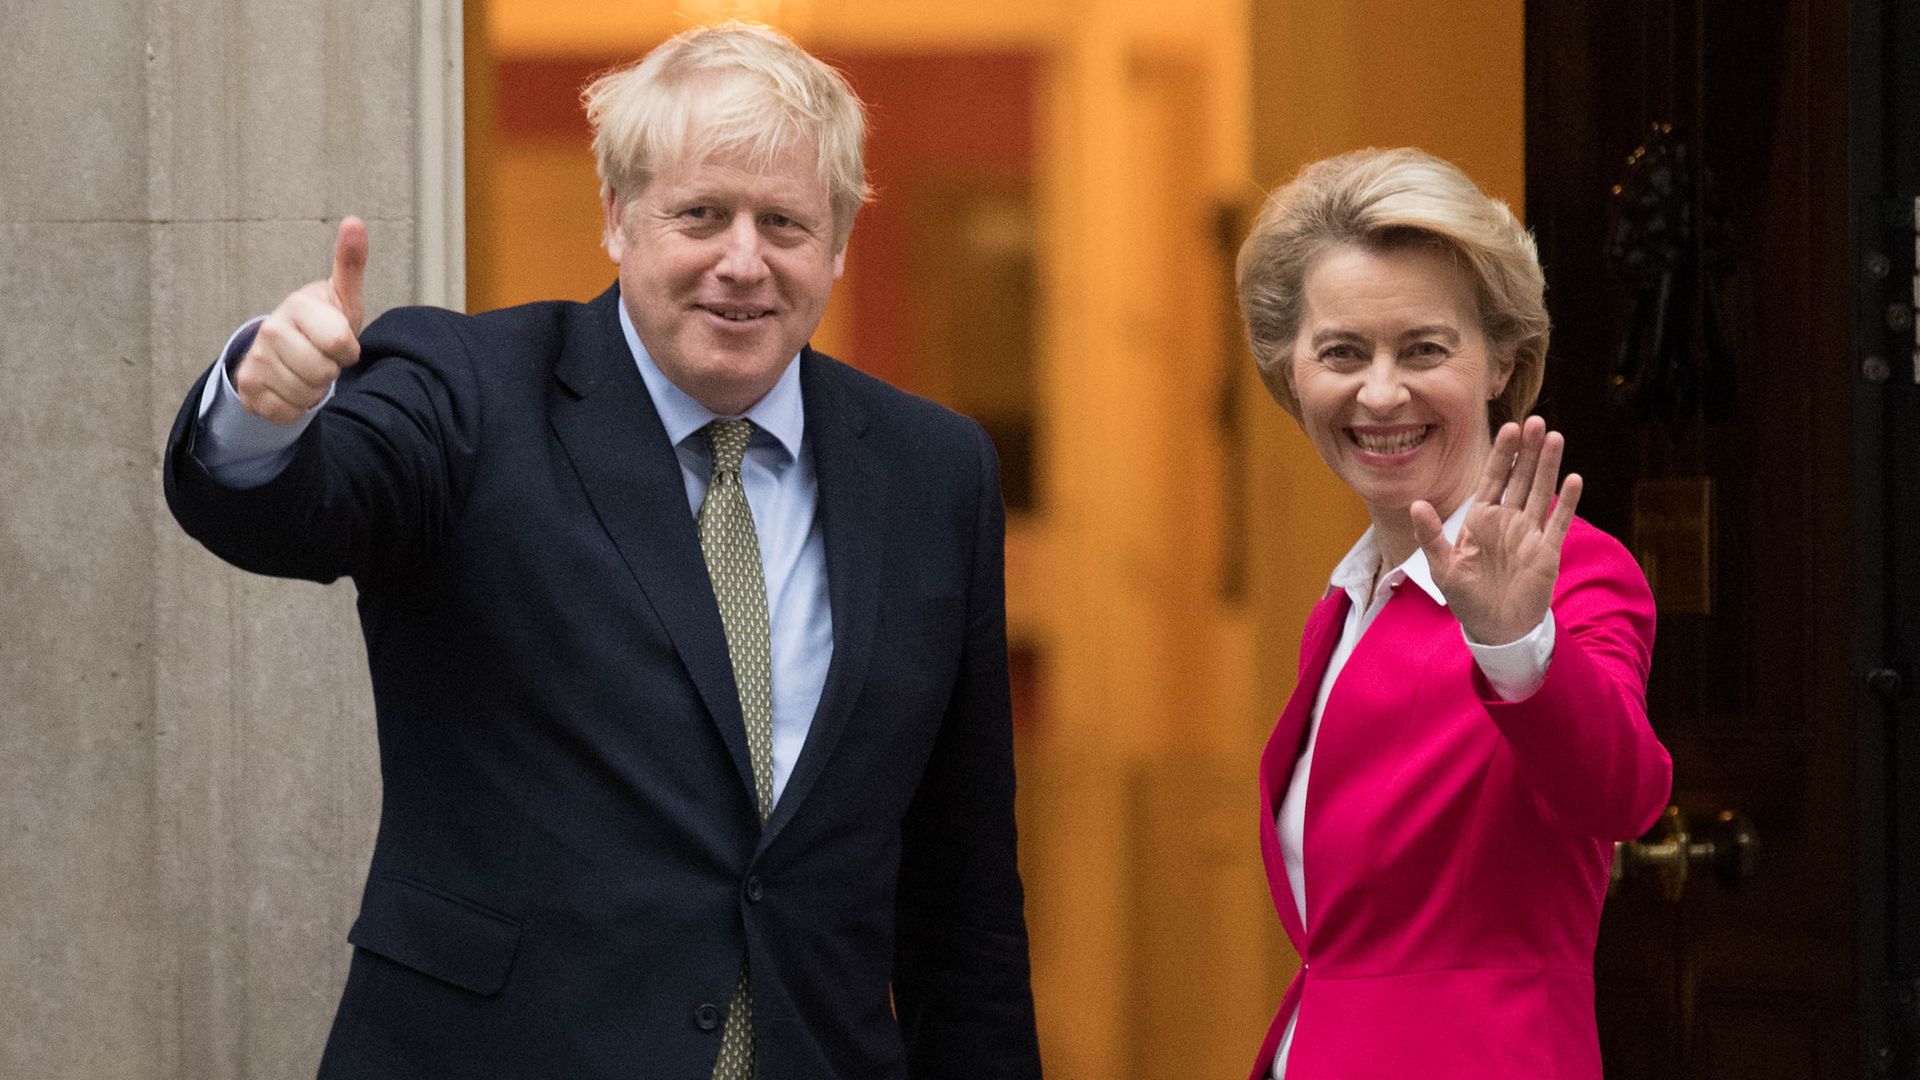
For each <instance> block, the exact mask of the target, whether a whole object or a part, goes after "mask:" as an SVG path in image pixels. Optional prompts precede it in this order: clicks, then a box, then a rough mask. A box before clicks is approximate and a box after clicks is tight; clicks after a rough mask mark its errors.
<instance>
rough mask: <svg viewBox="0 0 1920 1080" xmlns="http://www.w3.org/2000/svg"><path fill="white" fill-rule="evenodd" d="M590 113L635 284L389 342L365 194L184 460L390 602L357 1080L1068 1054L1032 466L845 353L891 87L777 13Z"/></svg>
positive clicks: (725, 1074)
mask: <svg viewBox="0 0 1920 1080" xmlns="http://www.w3.org/2000/svg"><path fill="white" fill-rule="evenodd" d="M587 101H588V113H589V117H590V119H591V120H592V122H593V124H594V128H595V136H594V146H595V151H596V154H597V155H598V159H599V167H600V175H601V179H602V181H603V185H604V186H603V192H602V196H603V202H604V204H605V212H606V233H605V243H606V247H607V250H608V253H609V254H610V255H611V256H612V258H613V261H614V262H615V263H617V264H618V266H619V280H618V283H617V284H616V286H615V287H614V288H612V289H609V290H608V291H607V292H606V293H605V294H603V295H602V296H601V297H600V298H599V299H597V300H595V301H593V302H591V303H588V304H572V303H557V302H556V303H545V304H533V305H528V306H525V307H520V308H513V309H508V310H505V311H498V312H492V313H489V314H484V315H479V316H473V317H468V316H462V315H457V314H454V313H451V312H446V311H439V310H433V309H424V308H414V309H399V310H395V311H393V312H389V313H388V314H387V315H386V316H384V317H383V318H381V319H379V320H377V321H376V322H374V323H373V324H372V325H370V326H368V327H366V328H365V331H364V333H362V332H361V330H360V327H359V321H360V317H361V310H362V299H361V279H362V274H363V272H364V268H365V264H366V260H367V240H366V234H365V230H364V228H363V226H362V225H361V224H360V223H359V222H358V221H356V220H354V219H351V218H349V219H347V220H346V221H345V222H343V223H342V225H341V228H340V234H339V239H338V241H337V244H336V248H335V256H334V268H333V273H332V275H331V276H330V277H329V279H328V280H326V281H322V282H315V283H313V284H311V285H308V286H306V287H305V288H303V289H301V290H299V291H298V292H295V293H294V294H293V295H291V296H289V297H288V298H287V299H286V300H285V301H284V302H282V303H281V305H280V306H279V307H278V308H277V309H276V310H275V311H274V313H273V314H272V315H271V316H268V317H267V318H266V319H265V320H264V321H261V322H259V323H258V324H257V328H256V327H254V326H249V327H247V328H243V329H242V331H241V333H239V334H237V335H235V339H234V340H233V341H232V342H230V343H229V345H228V347H227V350H226V353H225V355H224V356H223V357H222V360H221V362H220V363H218V364H216V365H215V366H214V369H213V370H212V371H211V372H209V374H208V376H207V377H206V378H205V379H203V380H202V383H201V385H200V386H197V387H196V388H195V389H194V391H193V393H192V394H191V395H190V396H189V398H188V400H187V403H186V404H185V406H183V408H182V411H181V415H180V418H179V420H178V422H177V423H176V425H175V428H174V432H173V436H172V438H171V439H170V441H169V445H168V448H167V462H166V470H167V471H166V484H167V497H168V501H169V504H170V505H171V506H172V508H173V510H174V513H175V515H176V516H177V517H178V518H179V520H180V522H181V523H182V525H183V526H184V527H185V528H186V529H187V531H188V532H190V533H191V534H193V535H194V536H195V537H196V538H198V539H200V540H201V541H202V542H203V543H205V544H206V545H207V547H208V548H210V549H211V550H213V551H214V552H215V553H217V554H219V555H220V556H221V557H223V558H225V559H227V560H229V561H231V562H233V563H234V564H236V565H238V566H241V567H244V568H246V569H249V570H254V571H257V572H261V573H269V574H278V575H285V576H292V577H302V578H308V579H312V580H316V581H329V580H332V579H334V578H336V577H338V576H340V575H349V576H351V577H352V578H353V580H354V582H355V584H356V585H357V586H358V588H359V595H360V601H359V604H360V613H361V621H362V626H363V630H364V633H365V637H366V644H367V655H368V660H369V664H370V666H371V671H372V677H373V690H374V700H375V706H376V711H377V714H378V723H379V736H380V750H381V769H382V776H383V780H384V803H383V807H382V816H381V825H380V833H379V838H378V841H377V842H376V845H375V848H374V854H373V861H372V866H371V868H370V872H369V874H368V880H367V886H366V891H365V894H364V898H363V902H362V908H361V913H360V917H359V919H358V921H356V923H355V924H354V927H353V930H352V932H351V934H350V935H349V940H350V941H351V942H352V943H353V944H354V945H355V946H356V950H355V953H354V957H353V964H352V968H351V972H350V974H349V976H348V979H347V986H346V990H345V994H344V996H343V998H342V1000H341V1004H340V1009H339V1014H338V1016H337V1018H336V1020H335V1024H334V1027H333V1032H332V1035H331V1037H330V1038H329V1040H328V1044H327V1049H326V1053H325V1056H324V1058H323V1060H322V1063H321V1066H320V1073H321V1076H322V1077H355V1078H359V1077H380V1078H398V1077H431V1078H436V1080H438V1078H448V1077H486V1078H490V1080H492V1078H515V1077H525V1078H540V1080H550V1078H566V1080H592V1078H599V1077H605V1078H608V1080H612V1078H616V1077H618V1078H620V1080H632V1078H653V1077H671V1078H676V1080H686V1078H694V1077H707V1076H713V1077H717V1078H726V1080H736V1078H745V1077H759V1078H760V1080H786V1078H790V1077H791V1078H809V1080H811V1078H825V1077H845V1078H856V1077H857V1078H860V1080H867V1078H871V1077H914V1078H921V1077H948V1076H950V1077H968V1078H976V1077H1032V1076H1038V1075H1039V1062H1038V1054H1037V1050H1036V1046H1035V1038H1034V1029H1033V1011H1032V1009H1033V1007H1032V996H1031V992H1030V990H1029V986H1028V975H1027V945H1026V931H1025V924H1024V920H1023V916H1022V897H1021V888H1020V882H1019V877H1018V874H1017V871H1016V869H1015V861H1014V826H1013V807H1012V801H1013V769H1012V757H1011V745H1010V743H1011V734H1010V721H1009V705H1008V693H1007V674H1006V649H1005V614H1004V602H1003V595H1002V572H1001V560H1002V546H1001V545H1002V512H1001V507H1000V502H999V495H998V488H997V466H996V463H995V458H994V454H993V450H992V447H991V445H990V444H989V443H988V441H987V440H986V437H985V436H984V434H983V433H982V432H981V430H980V429H979V427H978V426H977V425H975V424H973V423H972V422H971V421H968V420H965V419H963V418H960V417H958V416H955V415H954V414H952V413H949V412H946V411H945V410H943V409H940V408H939V407H937V406H934V405H932V404H930V403H927V402H925V401H921V400H919V399H916V398H913V397H910V396H908V395H906V394H904V393H901V392H899V391H897V390H894V389H892V388H890V387H888V386H886V385H885V384H883V383H880V382H878V381H876V380H874V379H872V378H869V377H867V376H864V375H861V374H859V373H857V372H855V371H853V370H852V369H850V368H847V367H845V366H843V365H841V364H839V363H837V362H835V361H834V360H831V359H829V358H827V357H825V356H823V355H821V354H819V353H816V352H814V351H812V350H811V349H809V348H807V347H806V340H807V337H808V335H810V334H811V333H812V331H813V330H814V328H815V326H817V325H818V323H819V321H820V317H821V313H822V311H823V310H824V309H825V307H826V303H827V297H828V294H829V292H830V291H831V289H832V285H833V282H834V281H835V280H836V279H837V278H838V277H839V275H840V270H841V263H842V258H843V256H844V253H845V249H846V243H847V237H848V233H849V230H850V229H851V226H852V223H853V217H854V214H855V212H856V211H857V210H858V208H859V206H860V205H861V203H862V202H863V200H864V199H865V197H866V184H865V180H864V173H863V171H862V166H861V145H862V140H863V137H864V121H863V118H862V115H861V110H860V106H859V103H858V102H857V100H856V99H855V98H854V97H853V95H852V93H851V91H850V90H849V89H848V88H847V86H846V85H845V83H844V82H843V81H842V80H841V78H840V77H839V76H838V75H837V74H836V73H834V72H833V71H832V70H831V69H829V68H827V67H826V66H825V65H823V64H821V63H820V62H819V61H818V60H816V59H814V58H813V57H811V56H808V55H807V54H806V53H804V52H802V51H801V50H799V49H798V48H797V47H795V46H794V45H793V44H792V43H791V42H789V41H787V40H786V39H785V38H783V37H781V36H779V35H778V34H776V33H774V32H772V31H769V30H766V29H764V28H758V27H746V26H738V25H736V26H728V27H721V28H715V29H707V30H696V31H690V32H688V33H686V34H682V35H680V36H679V37H677V38H675V39H674V40H672V41H670V42H668V43H667V44H666V45H663V46H661V47H660V48H659V49H657V50H655V51H654V52H653V53H651V54H649V55H648V56H647V57H646V58H645V59H644V60H643V61H642V62H641V63H639V64H638V65H636V66H634V67H632V68H628V69H625V70H623V71H620V72H616V73H614V74H612V75H609V76H606V77H604V78H603V79H601V80H600V81H598V82H597V83H595V84H594V86H592V87H591V88H589V90H588V94H587Z"/></svg>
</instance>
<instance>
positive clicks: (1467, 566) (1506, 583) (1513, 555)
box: [1410, 416, 1581, 645]
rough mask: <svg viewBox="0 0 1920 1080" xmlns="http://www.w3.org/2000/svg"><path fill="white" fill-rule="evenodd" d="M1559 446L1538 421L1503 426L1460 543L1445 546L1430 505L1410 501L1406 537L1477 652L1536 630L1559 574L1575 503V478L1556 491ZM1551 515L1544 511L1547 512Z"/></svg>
mask: <svg viewBox="0 0 1920 1080" xmlns="http://www.w3.org/2000/svg"><path fill="white" fill-rule="evenodd" d="M1565 449H1566V439H1565V438H1564V437H1562V436H1561V434H1560V433H1559V432H1557V431H1554V432H1549V431H1548V430H1547V422H1546V421H1545V420H1542V419H1540V418H1539V417H1537V416H1530V417H1528V418H1527V421H1526V423H1525V425H1521V424H1511V423H1510V424H1503V425H1501V427H1500V433H1499V434H1498V435H1496V436H1494V440H1493V452H1492V453H1491V454H1488V455H1487V467H1486V471H1485V473H1484V474H1483V475H1482V476H1481V478H1480V486H1479V487H1478V488H1476V489H1475V490H1474V493H1473V495H1472V505H1471V506H1470V507H1469V508H1468V510H1467V517H1466V521H1465V523H1464V524H1463V525H1462V526H1461V528H1460V535H1459V537H1458V538H1457V539H1456V540H1454V541H1453V542H1452V543H1448V542H1447V538H1446V536H1445V535H1444V534H1443V533H1442V532H1441V523H1440V515H1439V514H1438V513H1437V512H1436V511H1435V510H1434V508H1433V505H1432V504H1431V503H1428V502H1425V501H1424V500H1423V501H1419V502H1415V503H1414V504H1413V506H1412V507H1411V508H1410V509H1411V513H1412V515H1413V535H1414V538H1415V539H1417V540H1418V541H1419V542H1420V548H1421V550H1423V551H1425V552H1426V553H1427V565H1428V567H1429V568H1430V569H1431V571H1432V573H1433V583H1434V585H1436V586H1438V587H1439V589H1440V593H1441V595H1443V596H1445V597H1446V598H1447V606H1448V607H1449V608H1451V609H1453V616H1454V618H1456V619H1458V620H1460V625H1461V626H1462V627H1464V628H1465V629H1466V631H1467V636H1468V637H1469V638H1471V639H1473V640H1474V641H1476V642H1478V643H1480V644H1482V645H1505V644H1508V643H1509V642H1513V641H1518V640H1520V639H1521V638H1523V637H1525V636H1526V635H1527V634H1528V633H1530V632H1531V631H1532V630H1533V628H1534V627H1536V626H1538V625H1540V620H1542V619H1544V618H1546V616H1547V605H1548V604H1550V603H1551V602H1552V601H1553V583H1554V579H1555V578H1557V577H1558V576H1559V574H1560V543H1561V541H1563V540H1565V539H1566V537H1567V528H1568V526H1570V525H1571V524H1573V512H1574V509H1575V507H1577V506H1578V505H1579V503H1580V486H1581V484H1580V476H1579V474H1577V473H1575V474H1571V475H1569V476H1568V477H1567V479H1566V481H1565V482H1564V483H1562V484H1560V485H1559V487H1560V501H1559V503H1558V504H1557V505H1556V504H1555V503H1554V501H1553V495H1554V491H1553V489H1554V485H1555V482H1556V481H1557V480H1558V479H1559V476H1560V455H1561V454H1562V452H1564V450H1565ZM1550 511H1551V512H1550Z"/></svg>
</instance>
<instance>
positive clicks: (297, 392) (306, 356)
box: [231, 217, 367, 424]
mask: <svg viewBox="0 0 1920 1080" xmlns="http://www.w3.org/2000/svg"><path fill="white" fill-rule="evenodd" d="M366 273H367V227H366V225H365V224H364V223H362V222H361V220H360V219H359V218H357V217H349V218H346V219H344V220H342V221H341V222H340V235H339V236H338V237H337V238H336V239H335V240H334V245H333V272H332V273H331V274H329V275H328V276H327V278H326V280H324V281H315V282H311V283H309V284H307V285H305V286H302V287H301V288H300V289H298V290H297V291H295V292H294V293H293V294H292V295H290V296H288V297H287V298H286V299H285V300H282V301H280V306H279V307H277V308H274V309H273V314H271V315H269V316H267V318H266V321H265V322H263V323H261V324H260V331H259V333H257V334H255V335H254V339H253V344H252V345H251V346H249V347H248V349H247V352H246V355H245V356H242V357H241V358H240V362H239V363H238V364H236V365H234V368H233V371H232V372H231V375H232V378H233V389H234V392H235V393H236V394H238V395H239V397H240V403H241V404H242V405H244V406H246V409H247V411H248V412H250V413H252V414H254V415H255V416H258V417H260V418H261V419H264V420H270V421H272V422H273V423H276V424H291V423H293V422H294V421H296V420H298V419H300V417H302V416H304V415H306V412H307V410H308V409H311V408H313V407H314V406H315V405H317V404H319V403H320V402H321V401H323V400H324V399H325V398H326V396H327V390H328V388H329V387H331V386H332V385H333V381H334V380H335V379H337V378H339V377H340V372H341V370H342V369H343V368H347V367H351V366H353V364H354V363H356V362H357V361H359V359H360V325H361V320H362V318H363V315H364V312H365V310H366V309H365V306H364V303H363V301H362V295H361V294H362V289H363V287H364V283H365V279H366Z"/></svg>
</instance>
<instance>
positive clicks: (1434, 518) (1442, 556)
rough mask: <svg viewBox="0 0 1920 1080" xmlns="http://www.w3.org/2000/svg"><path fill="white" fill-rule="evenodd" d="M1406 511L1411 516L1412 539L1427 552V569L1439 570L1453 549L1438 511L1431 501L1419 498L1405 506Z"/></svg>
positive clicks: (1434, 571) (1435, 571) (1433, 571)
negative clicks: (1410, 504)
mask: <svg viewBox="0 0 1920 1080" xmlns="http://www.w3.org/2000/svg"><path fill="white" fill-rule="evenodd" d="M1407 513H1408V514H1409V516H1411V517H1412V518H1413V539H1414V541H1415V542H1416V543H1418V544H1419V545H1420V550H1421V551H1424V552H1426V554H1427V568H1428V570H1429V571H1430V572H1432V573H1438V572H1440V570H1441V569H1442V568H1443V567H1445V566H1446V558H1447V555H1448V554H1449V553H1451V552H1452V551H1453V545H1452V544H1450V543H1448V542H1447V535H1446V530H1445V528H1443V527H1442V525H1441V522H1440V514H1439V512H1438V511H1436V510H1434V508H1433V504H1432V503H1430V502H1427V501H1426V500H1425V499H1420V500H1416V501H1415V502H1414V504H1413V505H1412V506H1410V507H1408V508H1407Z"/></svg>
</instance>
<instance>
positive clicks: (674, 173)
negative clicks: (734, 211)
mask: <svg viewBox="0 0 1920 1080" xmlns="http://www.w3.org/2000/svg"><path fill="white" fill-rule="evenodd" d="M818 160H819V159H818V156H817V155H816V154H815V153H814V152H813V150H812V148H811V147H807V148H800V149H791V150H787V151H782V152H779V153H777V154H775V155H773V156H771V157H769V156H768V155H766V154H762V153H756V152H752V151H748V150H742V149H734V148H726V147H723V148H721V149H719V150H715V151H711V152H709V153H707V154H705V155H704V156H701V157H699V158H692V157H683V158H679V159H676V160H673V161H670V162H668V163H666V164H664V165H663V166H661V167H660V168H658V169H656V170H654V174H653V181H652V184H651V185H649V186H655V185H657V186H659V187H661V188H672V189H679V188H687V187H694V188H723V189H727V190H736V191H764V192H768V193H778V194H781V195H784V196H786V197H789V198H818V199H821V200H825V199H826V197H827V192H826V184H825V182H824V181H823V180H822V178H821V176H820V169H819V165H818Z"/></svg>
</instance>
